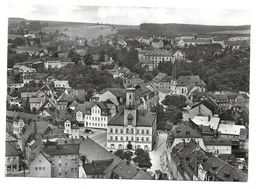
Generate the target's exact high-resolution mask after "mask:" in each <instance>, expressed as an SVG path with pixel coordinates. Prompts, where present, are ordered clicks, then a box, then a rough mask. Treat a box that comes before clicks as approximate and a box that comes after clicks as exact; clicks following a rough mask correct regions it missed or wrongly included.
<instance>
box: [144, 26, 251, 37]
mask: <svg viewBox="0 0 260 189" xmlns="http://www.w3.org/2000/svg"><path fill="white" fill-rule="evenodd" d="M245 30H250V26H249V25H243V26H214V25H194V24H148V23H145V24H141V25H140V32H141V33H147V34H150V33H151V32H152V33H154V34H175V35H194V34H210V33H212V32H220V31H229V32H230V31H236V33H239V32H238V31H245Z"/></svg>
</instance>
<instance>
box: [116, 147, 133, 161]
mask: <svg viewBox="0 0 260 189" xmlns="http://www.w3.org/2000/svg"><path fill="white" fill-rule="evenodd" d="M114 154H115V155H116V156H117V157H119V158H120V159H122V160H124V159H125V160H128V161H131V160H132V157H133V155H134V154H133V152H131V151H129V150H127V151H124V150H121V149H118V150H117V151H115V152H114Z"/></svg>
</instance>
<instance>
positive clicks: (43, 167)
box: [29, 152, 52, 178]
mask: <svg viewBox="0 0 260 189" xmlns="http://www.w3.org/2000/svg"><path fill="white" fill-rule="evenodd" d="M29 169H30V177H45V178H51V171H52V164H51V159H50V158H49V157H46V156H45V155H44V154H43V153H42V152H41V153H39V154H38V156H37V157H36V158H35V159H34V160H33V161H32V162H31V164H30V167H29Z"/></svg>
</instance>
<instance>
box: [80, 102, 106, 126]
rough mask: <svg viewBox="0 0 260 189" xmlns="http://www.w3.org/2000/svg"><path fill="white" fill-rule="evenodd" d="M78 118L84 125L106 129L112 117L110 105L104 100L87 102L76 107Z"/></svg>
mask: <svg viewBox="0 0 260 189" xmlns="http://www.w3.org/2000/svg"><path fill="white" fill-rule="evenodd" d="M75 115H76V120H77V121H78V122H79V123H84V127H89V128H99V129H106V128H107V123H108V121H109V119H110V112H109V109H108V106H107V105H106V103H104V102H85V103H84V104H79V105H78V106H77V108H76V109H75Z"/></svg>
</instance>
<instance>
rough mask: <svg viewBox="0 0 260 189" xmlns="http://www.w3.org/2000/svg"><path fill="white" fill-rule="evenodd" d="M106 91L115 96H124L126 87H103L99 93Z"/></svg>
mask: <svg viewBox="0 0 260 189" xmlns="http://www.w3.org/2000/svg"><path fill="white" fill-rule="evenodd" d="M106 91H109V92H111V93H112V94H113V95H115V96H116V97H125V94H126V89H124V88H105V89H104V90H102V91H101V94H103V93H105V92H106Z"/></svg>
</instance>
